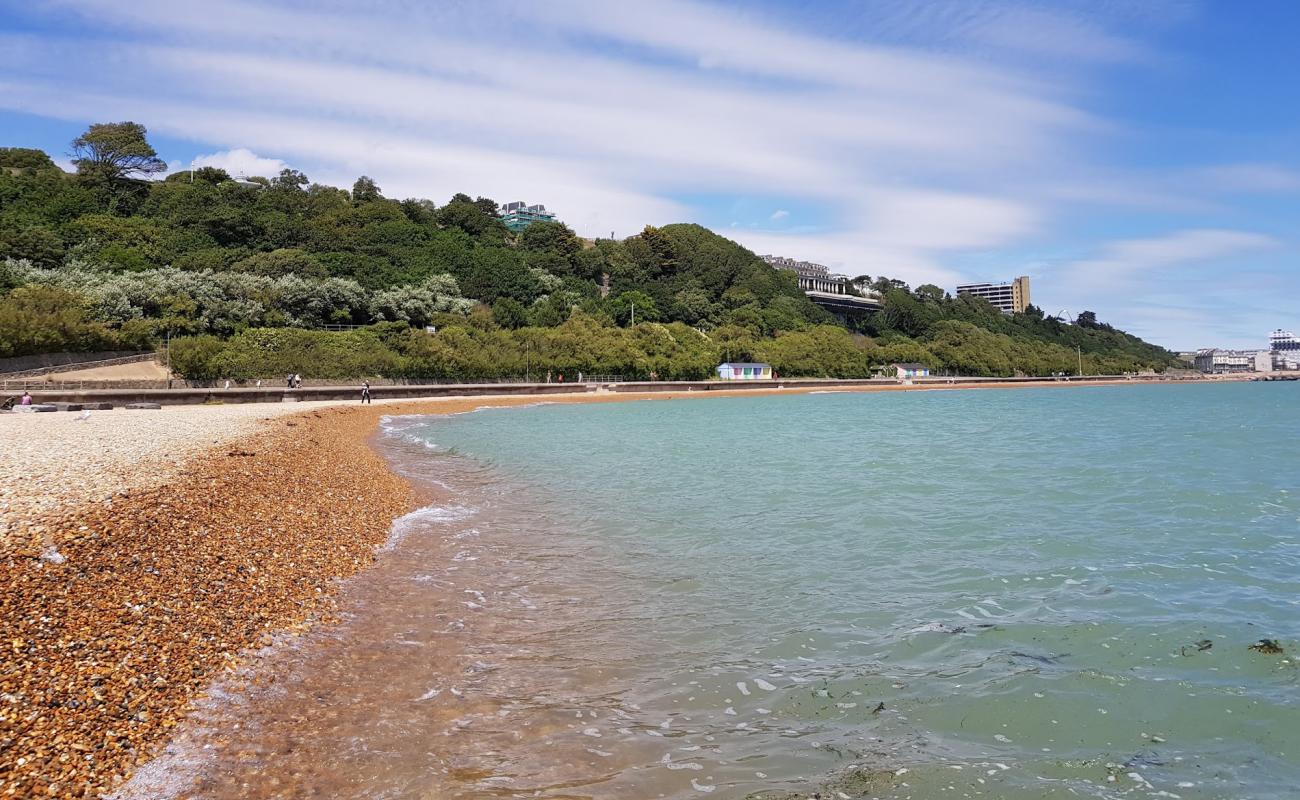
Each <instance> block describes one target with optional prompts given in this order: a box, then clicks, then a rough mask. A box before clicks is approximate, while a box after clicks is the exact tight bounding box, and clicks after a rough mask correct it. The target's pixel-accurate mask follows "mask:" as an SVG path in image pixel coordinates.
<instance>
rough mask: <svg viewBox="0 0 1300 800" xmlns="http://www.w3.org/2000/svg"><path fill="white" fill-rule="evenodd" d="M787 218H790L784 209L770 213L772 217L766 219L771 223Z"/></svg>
mask: <svg viewBox="0 0 1300 800" xmlns="http://www.w3.org/2000/svg"><path fill="white" fill-rule="evenodd" d="M789 216H790V212H789V211H786V210H785V209H784V208H778V209H777V210H776V211H773V212H772V216H770V217H768V219H770V220H772V221H773V222H779V221H781V220H783V219H786V218H787V217H789Z"/></svg>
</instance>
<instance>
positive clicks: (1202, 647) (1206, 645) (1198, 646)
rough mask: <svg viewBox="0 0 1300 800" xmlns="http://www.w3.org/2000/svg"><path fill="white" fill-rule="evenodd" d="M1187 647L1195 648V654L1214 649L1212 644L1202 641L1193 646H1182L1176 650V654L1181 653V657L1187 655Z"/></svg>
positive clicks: (1208, 641)
mask: <svg viewBox="0 0 1300 800" xmlns="http://www.w3.org/2000/svg"><path fill="white" fill-rule="evenodd" d="M1188 647H1195V648H1196V652H1198V653H1203V652H1205V651H1206V650H1209V649H1210V648H1211V647H1214V642H1212V641H1210V640H1209V639H1202V640H1200V641H1199V642H1197V643H1195V644H1191V645H1186V644H1185V645H1183V646H1182V647H1180V648H1178V652H1180V653H1182V654H1183V655H1187V648H1188Z"/></svg>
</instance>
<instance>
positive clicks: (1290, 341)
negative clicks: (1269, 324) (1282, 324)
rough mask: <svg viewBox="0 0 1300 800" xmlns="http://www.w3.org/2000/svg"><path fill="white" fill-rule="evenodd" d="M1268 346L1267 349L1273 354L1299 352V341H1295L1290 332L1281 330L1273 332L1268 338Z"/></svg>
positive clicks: (1293, 335)
mask: <svg viewBox="0 0 1300 800" xmlns="http://www.w3.org/2000/svg"><path fill="white" fill-rule="evenodd" d="M1268 345H1269V346H1268V349H1269V350H1271V351H1273V352H1274V353H1285V352H1289V351H1300V339H1297V338H1296V336H1295V334H1294V333H1292V332H1291V331H1284V330H1282V329H1281V328H1278V329H1277V330H1275V331H1273V333H1272V335H1270V336H1269V337H1268Z"/></svg>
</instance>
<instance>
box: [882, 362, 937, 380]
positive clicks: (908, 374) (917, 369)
mask: <svg viewBox="0 0 1300 800" xmlns="http://www.w3.org/2000/svg"><path fill="white" fill-rule="evenodd" d="M890 366H891V367H893V368H894V374H895V375H897V376H898V377H899V378H900V379H903V378H928V377H930V370H929V369H928V368H927V367H926V366H925V365H924V364H890Z"/></svg>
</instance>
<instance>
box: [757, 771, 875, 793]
mask: <svg viewBox="0 0 1300 800" xmlns="http://www.w3.org/2000/svg"><path fill="white" fill-rule="evenodd" d="M896 782H897V778H896V777H895V773H893V772H891V771H889V770H885V769H852V770H849V771H848V772H846V773H845V774H843V775H841V776H839V777H838V778H832V779H830V780H828V781H827V782H825V783H823V784H822V785H821V786H819V787H818V788H817V789H816V790H814V791H811V792H807V791H804V792H787V791H781V790H766V789H765V790H763V791H759V792H754V793H752V794H747V795H745V800H808V798H818V800H828V799H829V798H834V797H843V796H847V797H870V796H873V795H876V794H879V793H880V791H881V790H883V789H887V788H889V787H891V786H893V785H894V784H895V783H896Z"/></svg>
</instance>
